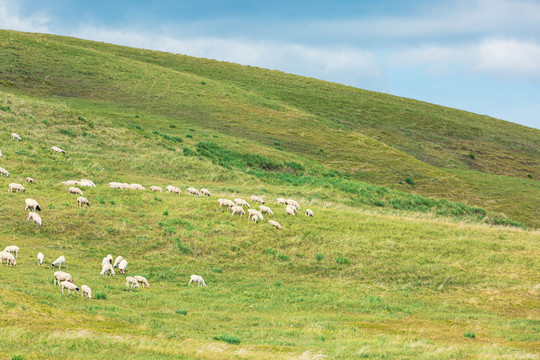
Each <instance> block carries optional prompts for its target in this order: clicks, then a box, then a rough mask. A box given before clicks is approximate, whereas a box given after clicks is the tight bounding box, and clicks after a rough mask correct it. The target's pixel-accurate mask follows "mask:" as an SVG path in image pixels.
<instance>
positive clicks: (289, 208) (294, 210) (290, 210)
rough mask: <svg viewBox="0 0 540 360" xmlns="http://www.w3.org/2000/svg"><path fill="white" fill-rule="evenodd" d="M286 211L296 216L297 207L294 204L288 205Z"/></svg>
mask: <svg viewBox="0 0 540 360" xmlns="http://www.w3.org/2000/svg"><path fill="white" fill-rule="evenodd" d="M285 212H286V213H287V214H289V215H291V216H295V215H296V208H295V207H294V206H291V205H287V207H286V208H285Z"/></svg>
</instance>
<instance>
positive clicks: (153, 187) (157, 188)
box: [150, 186, 163, 192]
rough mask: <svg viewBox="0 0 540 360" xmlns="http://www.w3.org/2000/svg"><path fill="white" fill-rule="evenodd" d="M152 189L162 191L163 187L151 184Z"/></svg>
mask: <svg viewBox="0 0 540 360" xmlns="http://www.w3.org/2000/svg"><path fill="white" fill-rule="evenodd" d="M150 191H158V192H162V191H163V189H162V188H161V187H159V186H150Z"/></svg>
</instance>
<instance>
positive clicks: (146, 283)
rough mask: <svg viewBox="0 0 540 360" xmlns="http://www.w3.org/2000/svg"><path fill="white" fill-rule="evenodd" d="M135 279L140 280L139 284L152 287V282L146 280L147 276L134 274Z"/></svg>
mask: <svg viewBox="0 0 540 360" xmlns="http://www.w3.org/2000/svg"><path fill="white" fill-rule="evenodd" d="M134 278H135V280H137V281H138V282H139V284H142V287H145V286H146V287H147V288H150V284H149V283H148V280H146V278H145V277H143V276H139V275H137V276H134Z"/></svg>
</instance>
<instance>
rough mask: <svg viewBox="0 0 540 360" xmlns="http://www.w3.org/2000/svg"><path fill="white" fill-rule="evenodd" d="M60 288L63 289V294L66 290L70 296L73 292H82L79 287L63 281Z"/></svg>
mask: <svg viewBox="0 0 540 360" xmlns="http://www.w3.org/2000/svg"><path fill="white" fill-rule="evenodd" d="M60 287H61V288H62V294H63V293H64V289H67V290H68V294H71V292H72V291H73V292H75V291H79V290H80V289H79V287H78V286H77V285H75V284H72V283H70V282H69V281H62V282H61V283H60Z"/></svg>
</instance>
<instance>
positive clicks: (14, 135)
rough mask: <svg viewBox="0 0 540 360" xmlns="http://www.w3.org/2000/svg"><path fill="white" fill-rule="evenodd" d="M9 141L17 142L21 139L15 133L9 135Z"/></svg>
mask: <svg viewBox="0 0 540 360" xmlns="http://www.w3.org/2000/svg"><path fill="white" fill-rule="evenodd" d="M11 140H19V141H21V140H22V139H21V137H20V136H19V135H17V134H15V133H11Z"/></svg>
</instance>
